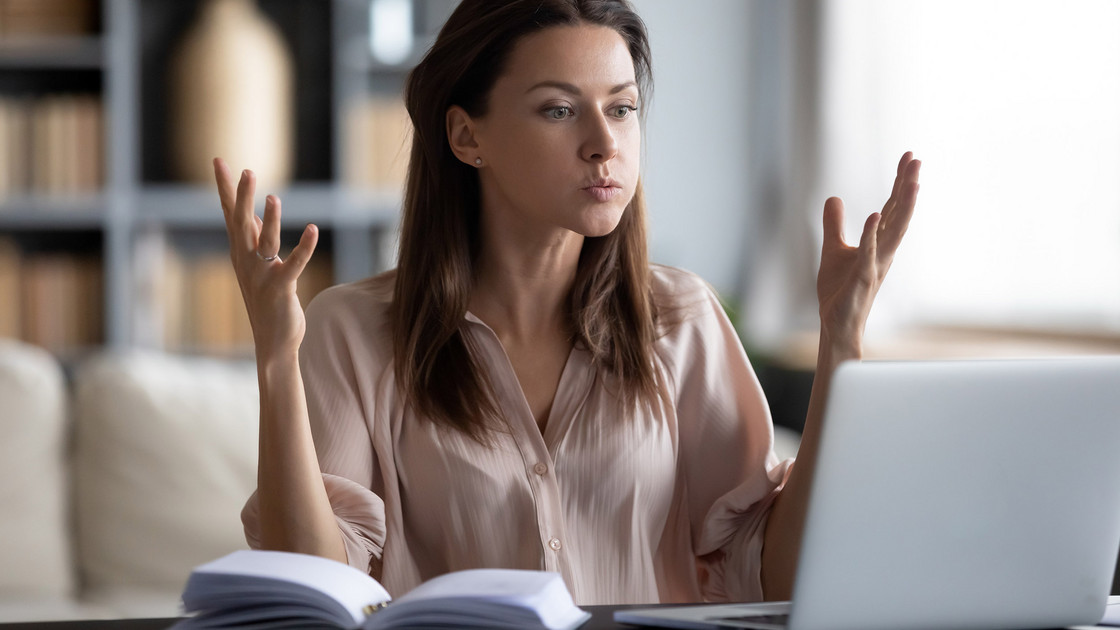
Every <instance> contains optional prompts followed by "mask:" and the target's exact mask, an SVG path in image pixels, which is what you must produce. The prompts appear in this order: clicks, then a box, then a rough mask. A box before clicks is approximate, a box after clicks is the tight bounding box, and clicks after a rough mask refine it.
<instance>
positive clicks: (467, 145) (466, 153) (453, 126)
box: [447, 105, 481, 166]
mask: <svg viewBox="0 0 1120 630" xmlns="http://www.w3.org/2000/svg"><path fill="white" fill-rule="evenodd" d="M447 143H448V144H449V145H451V152H452V153H454V154H455V157H457V158H459V161H460V162H462V163H463V164H466V165H468V166H477V165H478V164H479V162H478V160H480V159H481V156H480V155H479V152H478V148H479V147H478V140H477V138H475V123H474V119H472V118H471V115H470V114H468V113H467V111H466V110H465V109H463V108H462V107H459V106H458V105H452V106H451V107H449V108H447Z"/></svg>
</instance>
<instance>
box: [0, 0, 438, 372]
mask: <svg viewBox="0 0 1120 630" xmlns="http://www.w3.org/2000/svg"><path fill="white" fill-rule="evenodd" d="M210 1H214V0H194V1H184V0H0V337H17V338H24V339H26V340H28V341H31V342H34V343H39V344H41V345H44V346H46V347H48V348H49V349H51V350H52V351H55V352H56V353H58V354H60V355H63V356H67V355H73V354H80V353H82V352H84V351H87V350H90V349H93V348H99V347H102V346H109V347H112V348H116V349H123V348H131V347H145V348H156V349H165V350H170V351H180V352H188V353H202V354H214V355H243V354H246V353H247V352H248V351H250V349H251V346H250V338H249V337H248V336H247V334H248V332H247V331H248V327H247V323H246V322H245V321H243V320H244V314H243V309H242V307H241V305H240V296H239V293H238V292H237V289H236V280H235V279H234V276H233V273H232V269H231V268H230V266H229V264H228V249H227V245H226V236H225V229H224V223H223V219H222V214H221V210H220V208H219V206H218V201H217V193H216V191H215V190H214V187H213V185H212V184H209V183H207V184H204V183H190V182H184V181H181V180H179V179H177V178H176V176H175V174H174V169H173V168H172V165H171V159H170V157H169V149H168V145H169V141H168V129H169V126H171V125H172V124H174V123H173V120H172V113H171V109H172V107H170V106H169V103H168V100H169V97H168V86H167V82H168V79H167V75H168V66H169V65H170V64H171V63H172V59H173V57H174V55H175V51H176V46H177V43H178V42H179V41H180V40H181V39H182V38H183V36H184V33H185V32H186V31H187V30H188V29H189V28H190V25H191V24H192V23H193V22H194V21H195V20H196V19H197V16H198V14H199V12H200V11H201V9H202V6H203V4H204V3H205V2H210ZM39 3H43V4H52V3H53V4H55V6H56V9H55V11H56V12H58V13H64V14H66V15H68V16H70V17H71V18H73V19H66V20H62V21H63V22H66V24H65V25H63V26H61V27H58V26H57V25H54V26H52V25H51V24H50V23H49V22H48V23H47V24H46V26H44V25H43V24H41V23H35V22H34V20H31V24H32V26H31V28H30V29H26V28H25V30H24V31H20V30H19V27H20V24H19V20H18V19H10V18H11V16H13V15H15V16H16V17H23V18H26V17H27V16H26V15H22V14H20V13H19V12H20V11H23V10H25V9H26V8H27V7H29V6H33V5H38V4H39ZM455 3H456V2H455V0H322V1H315V2H309V1H307V0H257V2H255V5H256V7H257V9H258V10H259V11H260V12H261V13H263V14H264V15H265V16H266V17H267V18H268V20H269V21H270V22H271V23H272V24H273V25H274V26H275V28H276V29H277V30H278V31H279V32H280V33H281V34H282V36H283V41H284V43H285V44H286V46H287V47H288V49H289V50H290V51H291V59H292V61H293V68H292V70H293V78H294V82H295V90H294V92H295V93H294V95H293V103H292V106H293V111H294V116H293V119H294V121H295V130H294V134H293V139H294V148H295V150H294V152H293V156H294V159H293V168H292V170H293V175H292V177H291V179H290V181H289V183H287V184H285V185H283V186H282V187H280V189H279V190H274V189H269V190H263V191H258V203H259V204H260V205H261V206H262V207H263V197H264V194H265V193H275V194H278V195H280V196H281V198H282V199H283V200H284V225H285V231H284V248H283V249H287V248H290V247H291V246H292V245H294V243H295V241H296V236H295V235H296V234H298V231H299V230H300V229H302V227H303V225H304V224H306V223H309V222H314V223H316V224H318V225H319V227H320V230H321V234H322V237H321V239H320V244H319V248H318V251H317V252H316V256H315V259H314V260H313V266H312V267H310V268H309V270H308V273H307V274H305V277H306V283H303V282H302V281H301V287H300V292H301V299H304V300H306V299H309V298H310V297H311V296H312V295H313V294H314V293H315V292H316V291H318V290H320V289H321V288H323V287H325V286H327V285H329V284H333V283H338V282H346V281H351V280H355V279H359V278H362V277H365V276H367V275H369V274H371V273H375V272H377V271H379V270H382V269H384V268H386V267H388V266H389V265H390V264H391V261H392V257H393V255H394V253H395V231H396V225H397V219H398V214H399V203H400V190H401V185H402V177H403V164H404V162H405V161H406V160H407V148H406V144H405V139H406V137H407V119H406V117H405V115H404V113H403V106H402V105H401V99H400V90H401V87H402V86H403V82H404V78H405V76H406V75H407V72H408V70H409V69H410V68H411V67H412V66H413V65H414V64H415V63H416V61H418V59H419V57H420V55H421V54H422V53H423V51H424V50H426V48H427V46H428V45H429V44H430V42H431V40H432V39H433V38H434V35H435V32H436V31H438V28H439V26H440V25H441V24H442V22H443V21H444V20H445V19H446V16H447V15H448V14H449V13H450V11H451V10H452V9H453V8H454V5H455ZM374 5H384V6H378V7H376V10H382V9H385V8H386V7H388V9H389V10H390V18H392V19H399V18H400V16H401V15H402V14H401V11H402V10H403V11H404V12H405V13H406V14H407V17H409V18H410V20H409V21H410V22H411V26H410V27H408V29H407V30H408V31H410V32H411V36H409V37H406V38H405V39H406V40H408V39H410V40H411V42H410V43H408V50H407V51H406V54H404V55H403V56H400V57H399V58H396V59H393V60H391V61H390V62H386V61H385V60H384V59H381V60H379V59H378V58H377V55H376V54H375V52H376V50H375V48H376V47H375V46H373V45H372V44H371V29H372V28H376V26H375V24H377V22H376V21H375V20H371V14H374V12H375V6H374ZM40 8H41V6H40ZM394 11H395V13H393V12H394ZM83 12H88V14H83ZM33 13H34V11H30V14H33ZM393 15H395V16H396V17H395V18H394V17H392V16H393ZM32 17H34V16H32ZM390 18H386V19H390ZM28 19H30V18H28ZM13 29H14V31H13ZM52 29H53V30H52ZM398 34H399V33H398ZM398 43H399V42H398ZM48 111H49V112H55V113H53V114H52V113H43V114H40V112H48ZM11 112H15V113H11ZM59 112H61V113H59ZM37 118H43V119H45V120H47V122H41V123H37V122H36V120H37ZM13 121H15V122H13ZM21 121H22V122H21ZM28 121H30V122H28ZM13 130H14V131H13ZM29 130H30V131H29ZM36 130H40V131H41V133H39V135H38V136H36V133H37V131H36ZM25 136H27V137H30V138H31V139H30V140H23V141H22V142H23V144H20V142H19V141H17V140H16V139H15V138H23V137H25ZM39 136H41V137H43V138H50V140H37V138H38V137H39ZM234 166H235V167H236V168H244V167H249V168H252V167H253V165H250V164H246V165H234ZM304 285H306V286H304ZM44 328H46V329H48V330H46V332H44Z"/></svg>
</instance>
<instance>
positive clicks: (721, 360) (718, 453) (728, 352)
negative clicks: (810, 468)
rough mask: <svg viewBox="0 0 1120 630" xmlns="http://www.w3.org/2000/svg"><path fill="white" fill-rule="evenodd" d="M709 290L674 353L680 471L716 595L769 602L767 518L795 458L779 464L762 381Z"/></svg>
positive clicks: (695, 540) (690, 314)
mask: <svg viewBox="0 0 1120 630" xmlns="http://www.w3.org/2000/svg"><path fill="white" fill-rule="evenodd" d="M693 282H696V283H700V284H701V285H702V288H701V289H700V290H698V291H696V292H695V293H694V292H692V291H689V292H687V293H690V294H693V295H698V296H699V297H698V298H697V299H696V300H694V301H693V303H692V304H690V305H689V306H688V307H687V308H686V313H687V314H686V316H685V317H684V319H683V322H682V323H681V324H680V325H679V327H678V328H677V330H676V331H675V332H674V333H673V335H672V336H673V337H674V339H672V340H671V341H670V343H669V344H668V345H667V347H668V349H669V352H668V356H666V357H665V359H666V360H667V362H669V363H670V370H669V371H670V374H673V375H674V377H675V380H676V382H675V383H672V384H671V386H673V387H674V388H675V391H676V413H677V420H678V425H679V431H680V462H679V465H680V469H681V472H682V477H683V482H684V484H685V493H684V494H685V497H686V501H687V511H688V518H689V523H690V530H691V535H692V547H693V552H694V553H695V554H696V556H697V558H698V559H699V564H700V569H701V575H700V582H701V584H700V586H701V589H702V594H703V596H704V599H705V600H707V601H759V600H761V599H762V598H763V593H762V581H761V575H760V569H761V565H762V542H763V534H764V532H765V530H766V518H767V516H768V514H769V512H770V507H771V505H772V504H773V501H774V499H775V497H776V496H777V494H778V492H779V491H780V490H781V488H782V486H783V484H784V483H785V481H786V477H787V475H788V474H789V471H790V468H791V465H792V462H793V460H787V461H785V462H779V461H778V458H777V455H775V453H774V450H773V444H774V429H773V424H772V421H771V418H770V411H769V408H768V406H767V404H766V399H765V396H764V395H763V393H762V388H761V386H760V385H759V383H758V378H757V377H756V376H755V373H754V370H753V369H752V368H751V365H750V361H749V360H748V359H747V355H746V352H745V351H744V350H743V346H742V343H741V342H740V340H739V337H738V335H737V334H736V332H735V329H734V328H733V327H732V325H731V322H730V321H729V320H728V318H727V315H726V314H725V313H724V311H723V307H722V305H721V304H720V302H719V299H718V298H717V297H716V295H715V293H714V292H713V291H712V290H711V289H710V288H709V287H708V286H707V285H706V284H703V283H702V282H701V281H700V280H699V279H695V278H694V279H693Z"/></svg>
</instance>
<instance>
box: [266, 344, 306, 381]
mask: <svg viewBox="0 0 1120 630" xmlns="http://www.w3.org/2000/svg"><path fill="white" fill-rule="evenodd" d="M256 356H257V375H258V379H259V380H260V382H261V385H265V384H267V383H269V382H273V381H275V380H276V378H278V377H279V378H285V377H286V376H287V375H290V374H291V371H292V370H293V369H295V370H298V369H299V349H298V348H295V349H283V350H270V349H266V348H261V347H259V346H258V347H257V353H256Z"/></svg>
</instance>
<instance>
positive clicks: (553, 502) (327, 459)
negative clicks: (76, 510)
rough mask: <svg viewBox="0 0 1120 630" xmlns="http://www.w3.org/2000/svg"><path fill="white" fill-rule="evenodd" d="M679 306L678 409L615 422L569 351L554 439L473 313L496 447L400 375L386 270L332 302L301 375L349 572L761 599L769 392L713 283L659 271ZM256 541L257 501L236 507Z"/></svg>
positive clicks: (587, 593)
mask: <svg viewBox="0 0 1120 630" xmlns="http://www.w3.org/2000/svg"><path fill="white" fill-rule="evenodd" d="M652 271H653V280H654V283H653V287H654V293H655V296H656V298H657V300H658V302H659V303H673V304H677V305H680V306H681V307H682V310H680V311H679V317H678V318H677V319H680V320H683V321H681V323H680V324H679V325H675V326H674V327H673V328H672V329H670V330H669V331H668V332H667V334H665V335H664V336H663V337H661V338H660V339H659V341H658V342H657V348H656V350H657V352H656V355H657V359H658V368H659V369H660V370H661V372H662V375H663V376H664V379H663V382H664V383H665V387H666V388H667V390H668V391H667V392H665V393H666V394H667V396H665V397H664V398H665V400H667V401H670V402H671V404H665V403H662V404H660V405H659V406H656V407H653V408H650V407H649V406H648V405H646V406H644V408H640V409H638V410H637V411H636V412H635V415H636V417H635V418H632V419H624V418H619V417H618V409H619V408H618V404H617V399H616V398H615V397H614V396H612V393H611V391H612V388H611V384H610V378H608V377H605V376H604V375H603V374H601V373H599V372H597V371H596V370H595V369H593V368H592V367H591V364H590V361H589V355H588V354H587V352H586V351H584V350H582V349H580V348H576V349H574V350H572V352H571V355H570V356H569V357H568V361H567V364H566V366H565V367H564V370H563V374H562V375H561V378H560V383H559V387H558V389H557V392H556V398H555V401H554V402H553V405H552V411H551V415H550V416H549V418H548V422H547V424H546V426H545V430H544V433H543V435H542V433H541V431H540V429H539V428H538V425H537V423H536V421H535V420H534V418H533V414H532V413H531V411H530V409H529V405H528V403H527V402H526V400H525V397H524V395H523V393H522V391H521V387H520V384H519V383H518V380H517V376H516V375H515V373H514V371H513V368H512V366H511V365H510V363H509V360H508V359H507V357H506V354H505V352H504V350H503V349H502V346H501V343H500V342H499V341H498V338H497V336H496V335H495V334H494V332H493V331H492V330H491V329H490V328H489V327H488V326H486V324H484V323H483V322H482V321H481V320H479V319H478V318H476V317H474V316H473V315H471V314H469V313H468V314H467V316H466V318H465V321H464V322H463V327H464V330H465V331H466V334H468V335H471V337H472V340H473V341H474V343H475V344H476V347H477V348H478V349H479V351H480V353H481V356H480V357H479V360H480V363H481V364H482V365H483V366H485V368H486V369H488V370H490V377H491V381H492V383H493V386H494V387H495V389H496V395H497V400H498V402H499V404H500V407H501V410H502V412H503V413H504V414H505V418H506V421H507V422H508V424H509V427H510V432H509V433H508V434H505V433H503V434H501V435H498V436H496V438H495V439H494V440H493V444H492V445H491V446H490V447H484V446H481V445H479V444H478V443H476V442H475V441H473V440H471V439H470V438H468V437H465V436H463V435H460V434H458V433H457V432H455V431H451V430H447V429H442V428H439V427H436V426H434V425H433V423H431V422H428V421H424V420H423V419H422V418H419V417H416V416H415V415H414V414H413V412H412V411H411V410H410V409H408V408H407V406H406V405H405V404H403V400H402V398H401V397H400V395H399V394H398V392H397V388H396V383H395V382H394V371H393V360H392V345H393V344H392V342H391V338H390V330H389V325H388V321H389V305H390V302H391V300H392V295H393V275H392V272H390V273H387V274H383V275H380V276H377V277H374V278H369V279H367V280H363V281H360V282H356V283H352V284H347V285H341V286H337V287H334V288H332V289H329V290H327V291H324V292H323V293H321V294H320V295H319V296H318V297H317V298H315V300H313V301H312V303H311V304H310V305H309V306H308V309H307V336H306V338H305V340H304V342H303V347H302V349H301V356H300V364H301V366H302V371H303V379H304V385H305V387H306V390H307V398H308V405H309V411H310V417H311V425H312V429H313V435H314V439H315V447H316V450H317V451H318V455H319V462H320V465H321V467H322V470H323V480H324V482H325V484H326V488H327V493H328V495H329V497H330V501H331V505H332V506H333V508H334V512H335V516H336V517H337V519H338V526H339V529H340V530H341V532H342V536H343V539H344V541H345V546H346V553H347V558H348V561H349V563H350V564H351V565H353V566H355V567H357V568H359V569H361V570H363V571H367V572H369V573H370V574H371V575H372V576H373V577H375V578H377V579H378V580H379V581H380V582H381V583H382V584H383V585H384V586H385V588H386V589H388V591H389V592H390V594H392V595H394V596H399V595H400V594H402V593H404V592H406V591H408V590H409V589H411V588H412V587H414V586H416V585H418V584H420V583H421V582H423V581H425V580H427V579H429V578H431V577H434V576H436V575H439V574H442V573H446V572H449V571H456V570H461V569H468V568H475V567H510V568H522V569H541V570H549V571H558V572H559V573H560V574H561V575H562V576H563V577H564V580H565V582H566V583H567V585H568V588H569V589H570V590H571V592H572V595H573V597H574V598H575V601H576V603H578V604H581V605H588V604H622V603H651V602H682V601H701V600H710V601H720V600H731V601H753V600H759V599H761V598H762V587H761V583H760V578H759V566H760V564H761V550H762V534H763V531H764V529H765V523H766V517H767V514H768V513H769V508H770V505H771V503H772V501H773V499H774V497H775V496H776V494H777V492H778V490H779V488H780V487H781V485H782V484H783V483H784V480H785V477H786V475H787V474H788V472H789V470H790V464H791V463H792V460H787V461H786V462H781V463H779V461H778V459H777V457H776V455H775V454H774V452H773V428H772V424H771V420H770V415H769V412H768V409H767V405H766V402H765V400H764V398H763V394H762V390H761V389H760V387H759V384H758V380H757V379H756V377H755V375H754V372H753V370H752V369H751V366H750V364H749V362H748V360H747V356H746V354H745V353H744V351H743V347H742V345H741V344H740V342H739V338H738V337H737V335H736V333H735V330H734V329H733V328H732V327H731V324H730V322H729V321H728V319H727V317H726V316H725V314H724V312H723V309H722V308H721V306H720V303H719V301H718V300H717V298H716V296H715V294H714V292H713V291H712V290H711V289H710V288H709V287H708V286H707V285H706V284H705V283H704V282H703V281H702V280H700V279H699V278H697V277H696V276H695V275H692V274H690V273H687V272H684V271H680V270H677V269H672V268H669V267H662V266H654V267H653V270H652ZM242 519H243V522H244V525H245V531H246V537H247V539H248V541H249V544H250V545H251V546H253V547H258V546H259V534H258V532H259V516H258V511H257V502H256V496H255V495H254V496H253V497H251V498H250V499H249V502H248V503H247V504H246V506H245V510H244V511H243V514H242Z"/></svg>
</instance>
